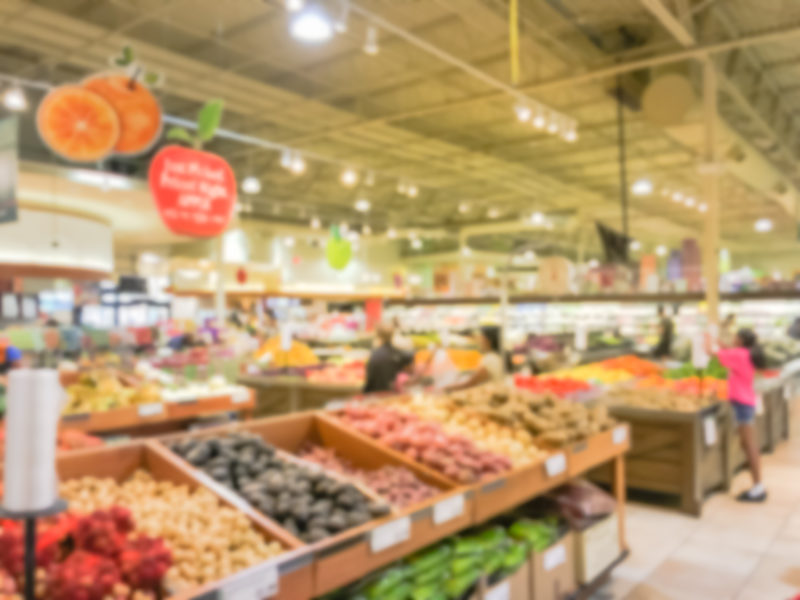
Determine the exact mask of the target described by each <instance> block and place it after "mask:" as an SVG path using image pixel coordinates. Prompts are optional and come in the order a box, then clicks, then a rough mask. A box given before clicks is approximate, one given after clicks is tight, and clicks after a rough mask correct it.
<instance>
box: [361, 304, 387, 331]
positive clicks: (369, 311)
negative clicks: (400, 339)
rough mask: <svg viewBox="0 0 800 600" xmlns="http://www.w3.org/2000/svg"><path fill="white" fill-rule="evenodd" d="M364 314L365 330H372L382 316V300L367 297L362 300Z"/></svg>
mask: <svg viewBox="0 0 800 600" xmlns="http://www.w3.org/2000/svg"><path fill="white" fill-rule="evenodd" d="M364 314H366V316H367V331H372V330H373V329H375V327H376V326H377V325H378V323H380V322H381V319H382V318H383V300H381V299H380V298H369V299H367V300H366V301H365V302H364Z"/></svg>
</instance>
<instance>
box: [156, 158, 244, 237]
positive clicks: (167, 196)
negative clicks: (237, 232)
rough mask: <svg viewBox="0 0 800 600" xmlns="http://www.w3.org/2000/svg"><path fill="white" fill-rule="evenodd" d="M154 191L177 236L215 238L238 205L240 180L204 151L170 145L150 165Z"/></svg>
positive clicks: (170, 227) (166, 221)
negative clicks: (237, 196) (237, 189)
mask: <svg viewBox="0 0 800 600" xmlns="http://www.w3.org/2000/svg"><path fill="white" fill-rule="evenodd" d="M148 179H149V182H150V192H151V193H152V194H153V198H154V200H155V202H156V207H157V208H158V212H159V214H160V215H161V219H162V220H163V221H164V224H165V225H166V226H167V227H168V228H169V230H170V231H172V232H173V233H177V234H178V235H189V236H193V237H215V236H217V235H220V234H221V233H222V232H223V231H225V229H226V228H227V227H228V224H229V223H230V221H231V218H232V217H233V212H234V207H235V206H236V178H235V176H234V174H233V170H232V169H231V167H230V165H229V164H228V163H227V162H225V160H224V159H223V158H222V157H220V156H217V155H216V154H211V153H210V152H202V151H200V150H192V149H190V148H184V147H183V146H166V147H164V148H162V149H161V150H159V152H158V154H156V155H155V157H154V158H153V160H152V162H151V163H150V172H149V173H148Z"/></svg>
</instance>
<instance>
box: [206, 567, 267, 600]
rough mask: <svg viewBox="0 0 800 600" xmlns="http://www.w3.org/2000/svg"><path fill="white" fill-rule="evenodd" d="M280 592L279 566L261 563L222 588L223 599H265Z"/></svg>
mask: <svg viewBox="0 0 800 600" xmlns="http://www.w3.org/2000/svg"><path fill="white" fill-rule="evenodd" d="M277 593H278V567H277V566H275V565H272V564H261V565H258V566H256V567H253V568H252V569H249V570H247V571H244V572H243V573H241V574H240V575H239V576H237V577H236V578H235V579H233V580H232V581H230V582H228V583H226V584H225V585H224V586H223V587H222V589H220V595H221V596H222V600H264V599H265V598H272V597H273V596H275V595H276V594H277Z"/></svg>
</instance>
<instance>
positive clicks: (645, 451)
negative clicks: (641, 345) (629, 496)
mask: <svg viewBox="0 0 800 600" xmlns="http://www.w3.org/2000/svg"><path fill="white" fill-rule="evenodd" d="M610 413H611V414H612V415H613V416H614V417H615V418H617V419H618V420H620V421H625V422H627V423H628V424H629V425H630V451H629V452H628V455H627V457H626V459H625V480H626V481H627V487H628V489H630V490H636V491H642V492H655V493H658V494H668V495H671V496H677V497H678V499H679V501H680V509H681V510H682V511H684V512H687V513H689V514H692V515H697V516H699V515H700V513H701V511H702V507H703V501H704V499H705V497H706V495H707V494H709V493H710V492H712V491H714V490H718V489H728V487H729V486H730V468H729V452H728V449H729V435H728V430H729V422H730V417H729V413H728V411H727V410H725V407H723V406H721V405H719V404H716V405H713V406H711V407H708V408H706V409H703V410H702V411H697V412H677V411H661V410H650V409H646V408H639V407H632V406H614V407H611V408H610ZM612 475H613V473H612V471H611V466H603V467H602V468H598V469H594V470H592V471H591V473H590V478H591V479H593V480H595V481H597V482H600V483H605V484H609V483H611V481H612Z"/></svg>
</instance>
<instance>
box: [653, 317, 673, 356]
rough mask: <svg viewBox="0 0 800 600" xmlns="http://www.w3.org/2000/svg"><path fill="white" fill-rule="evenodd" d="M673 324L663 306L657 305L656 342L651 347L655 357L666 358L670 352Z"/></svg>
mask: <svg viewBox="0 0 800 600" xmlns="http://www.w3.org/2000/svg"><path fill="white" fill-rule="evenodd" d="M674 330H675V325H674V324H673V323H672V319H670V318H669V317H668V316H667V315H666V311H665V310H664V307H663V306H661V305H660V304H659V305H658V344H656V347H655V348H653V356H654V357H655V358H667V357H668V356H669V355H670V353H671V352H672V337H673V332H674Z"/></svg>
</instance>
